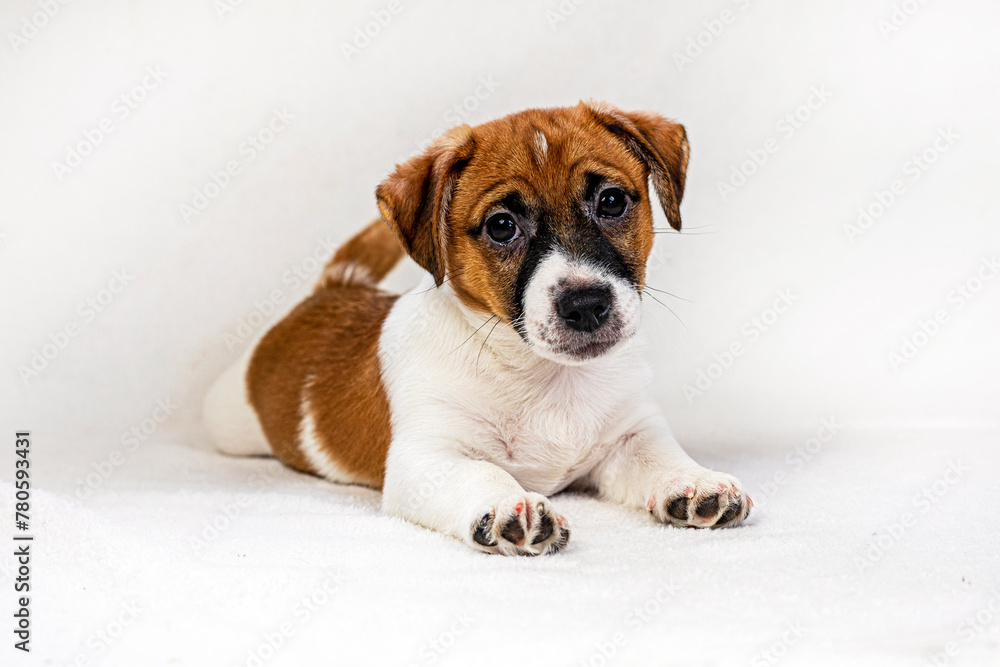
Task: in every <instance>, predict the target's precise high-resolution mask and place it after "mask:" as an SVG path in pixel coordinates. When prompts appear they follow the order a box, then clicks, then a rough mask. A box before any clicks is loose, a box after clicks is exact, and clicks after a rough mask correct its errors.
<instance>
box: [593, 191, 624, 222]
mask: <svg viewBox="0 0 1000 667" xmlns="http://www.w3.org/2000/svg"><path fill="white" fill-rule="evenodd" d="M627 206H628V200H627V199H625V193H624V192H622V190H621V189H620V188H607V189H606V190H602V191H601V194H600V196H599V197H598V198H597V215H599V216H601V217H602V218H618V217H620V216H621V215H622V214H623V213H624V212H625V208H626V207H627Z"/></svg>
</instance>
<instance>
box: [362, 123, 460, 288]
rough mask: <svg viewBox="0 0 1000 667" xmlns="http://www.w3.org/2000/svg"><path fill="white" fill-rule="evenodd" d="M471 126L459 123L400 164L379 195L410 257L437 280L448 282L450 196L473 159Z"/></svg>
mask: <svg viewBox="0 0 1000 667" xmlns="http://www.w3.org/2000/svg"><path fill="white" fill-rule="evenodd" d="M474 145H475V142H474V139H473V137H472V128H470V127H469V126H468V125H461V126H459V127H456V128H453V129H452V130H449V131H448V132H447V133H445V134H444V135H443V136H442V137H440V138H439V139H437V140H436V141H434V143H432V144H431V145H430V147H429V148H428V149H427V150H426V151H425V152H424V153H422V154H420V155H418V156H416V157H414V158H410V159H409V160H407V161H406V162H403V163H402V164H399V165H396V170H395V171H393V172H392V174H390V175H389V177H388V178H386V179H385V180H384V181H382V183H381V184H379V186H378V188H376V189H375V197H376V198H377V200H378V210H379V211H380V212H381V213H382V217H383V218H385V221H386V222H387V223H389V226H390V227H391V228H392V230H393V231H394V232H396V236H397V237H398V238H399V240H400V242H401V243H402V244H403V247H404V248H405V249H406V252H407V253H409V255H410V257H412V258H413V260H414V261H415V262H416V263H417V264H419V265H420V266H421V267H423V268H424V269H426V270H427V271H428V272H429V273H430V274H431V275H432V276H434V282H435V283H436V284H438V285H440V284H441V283H442V282H444V276H445V272H446V270H447V267H446V266H445V260H446V257H445V254H446V253H445V250H446V248H447V245H446V243H447V227H446V225H447V220H448V207H449V205H450V203H451V195H452V193H453V192H454V190H455V184H456V182H457V181H458V176H459V174H461V171H462V168H463V167H464V166H465V165H466V163H468V161H469V158H471V157H472V149H473V147H474Z"/></svg>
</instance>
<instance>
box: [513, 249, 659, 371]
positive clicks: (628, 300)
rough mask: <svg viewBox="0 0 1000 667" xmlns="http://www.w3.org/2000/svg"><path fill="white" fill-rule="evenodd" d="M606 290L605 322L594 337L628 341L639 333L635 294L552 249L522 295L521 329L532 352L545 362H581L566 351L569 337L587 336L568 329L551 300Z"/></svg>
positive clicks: (598, 270)
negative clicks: (564, 292)
mask: <svg viewBox="0 0 1000 667" xmlns="http://www.w3.org/2000/svg"><path fill="white" fill-rule="evenodd" d="M587 287H609V288H611V292H612V295H613V304H612V307H611V314H610V315H609V317H608V321H607V322H606V323H605V324H604V326H603V327H602V328H601V329H600V330H599V333H598V334H597V336H598V337H602V338H603V337H609V336H610V337H613V338H614V339H616V340H618V341H620V342H619V343H618V344H621V342H625V341H628V340H629V339H631V337H632V336H634V335H635V333H636V331H638V330H639V323H640V321H641V309H642V303H641V302H640V300H639V293H638V292H637V291H636V290H635V288H634V287H633V286H632V285H630V284H629V283H628V282H627V281H626V280H625V279H623V278H621V277H619V276H616V275H614V274H612V273H611V272H610V271H607V270H605V269H602V268H601V267H599V266H596V265H593V264H591V263H589V262H585V261H580V260H573V259H570V258H569V257H567V256H566V254H565V253H563V252H562V251H561V250H558V249H555V250H552V251H551V252H550V253H549V254H548V255H546V257H545V258H544V259H543V260H542V261H541V262H539V263H538V266H537V267H536V268H535V272H534V274H533V275H532V277H531V281H530V282H529V283H528V288H527V289H526V290H525V294H524V329H525V332H526V333H527V336H528V340H529V341H530V342H531V345H532V349H534V351H535V353H536V354H539V355H541V356H543V357H546V358H547V359H551V360H553V361H558V362H560V363H563V364H575V363H579V362H580V361H581V360H579V359H577V358H575V356H574V355H571V354H568V353H567V352H566V349H565V348H566V347H567V346H571V345H572V340H573V338H574V337H575V338H582V339H584V340H587V339H589V338H590V336H586V335H580V334H577V333H575V332H573V331H570V330H568V329H567V328H566V327H565V326H564V325H563V324H562V322H561V321H560V319H561V318H560V317H559V315H558V313H557V312H556V306H555V301H556V299H555V297H556V296H558V294H557V293H558V291H559V290H561V289H567V288H571V289H584V288H587Z"/></svg>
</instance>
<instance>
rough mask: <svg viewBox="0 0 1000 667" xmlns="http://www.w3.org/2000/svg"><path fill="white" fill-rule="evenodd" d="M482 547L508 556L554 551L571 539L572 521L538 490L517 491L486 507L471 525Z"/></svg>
mask: <svg viewBox="0 0 1000 667" xmlns="http://www.w3.org/2000/svg"><path fill="white" fill-rule="evenodd" d="M469 541H470V542H471V543H472V545H473V546H474V547H475V548H476V549H479V550H480V551H485V552H487V553H499V554H504V555H507V556H538V555H541V554H546V553H554V552H556V551H559V550H560V549H562V548H563V547H564V546H566V544H567V543H568V542H569V523H568V522H567V521H566V519H565V518H563V517H562V516H561V515H559V514H557V513H556V512H555V511H553V510H552V508H551V506H550V505H549V500H548V498H546V497H545V496H543V495H541V494H538V493H526V494H524V495H515V496H511V497H509V498H505V499H504V500H502V501H500V502H498V503H495V504H494V505H491V506H490V507H487V508H483V510H482V511H480V512H479V513H477V518H476V519H475V520H474V521H473V522H472V526H471V528H470V529H469Z"/></svg>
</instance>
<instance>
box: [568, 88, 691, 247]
mask: <svg viewBox="0 0 1000 667" xmlns="http://www.w3.org/2000/svg"><path fill="white" fill-rule="evenodd" d="M580 105H581V106H583V107H585V108H586V109H587V110H588V111H590V113H591V114H593V116H594V119H595V120H597V122H598V123H599V124H601V125H602V126H604V127H605V128H606V129H607V130H609V131H610V132H611V133H612V134H614V135H615V136H617V137H618V138H619V139H620V140H621V141H622V142H623V143H624V144H625V146H626V147H627V148H628V149H629V150H630V151H632V153H634V154H635V155H636V157H638V158H639V159H640V160H642V161H643V163H645V165H646V167H647V168H648V169H649V173H650V176H652V179H653V188H654V189H655V190H656V196H657V198H658V199H659V200H660V206H662V207H663V212H664V214H666V216H667V222H669V223H670V226H671V227H673V228H674V229H676V230H677V231H680V229H681V210H680V205H681V198H682V197H683V196H684V179H685V177H686V175H687V164H688V154H689V149H688V140H687V132H685V131H684V126H683V125H681V124H680V123H675V122H673V121H672V120H669V119H667V118H664V117H663V116H661V115H659V114H655V113H650V112H648V111H622V110H621V109H618V108H616V107H613V106H611V105H610V104H602V103H589V104H587V103H584V102H581V103H580Z"/></svg>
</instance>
